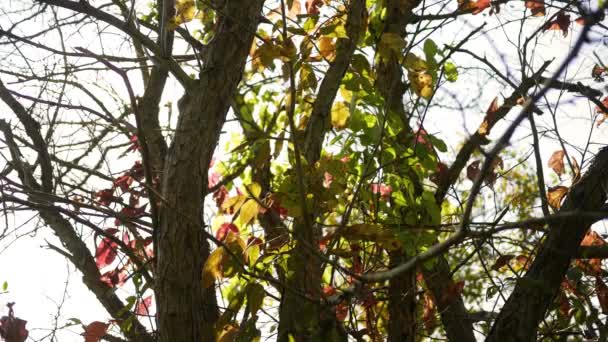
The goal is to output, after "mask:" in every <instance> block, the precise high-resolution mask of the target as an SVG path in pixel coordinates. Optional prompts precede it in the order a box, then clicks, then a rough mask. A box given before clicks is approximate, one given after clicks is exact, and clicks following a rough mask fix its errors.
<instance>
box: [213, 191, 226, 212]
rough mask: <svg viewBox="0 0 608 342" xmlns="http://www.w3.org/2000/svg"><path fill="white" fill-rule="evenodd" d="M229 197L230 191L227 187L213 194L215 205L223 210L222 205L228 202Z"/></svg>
mask: <svg viewBox="0 0 608 342" xmlns="http://www.w3.org/2000/svg"><path fill="white" fill-rule="evenodd" d="M227 196H228V189H227V188H226V187H225V186H221V187H220V188H219V189H217V190H216V191H215V192H214V193H213V199H214V200H215V205H217V207H218V208H221V207H222V204H223V203H224V201H225V200H226V197H227Z"/></svg>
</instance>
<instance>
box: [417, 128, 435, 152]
mask: <svg viewBox="0 0 608 342" xmlns="http://www.w3.org/2000/svg"><path fill="white" fill-rule="evenodd" d="M428 136H429V133H428V132H427V131H426V130H425V129H424V127H422V126H420V128H418V131H417V132H416V133H414V145H423V146H425V147H426V148H427V149H429V150H433V144H431V141H430V139H428Z"/></svg>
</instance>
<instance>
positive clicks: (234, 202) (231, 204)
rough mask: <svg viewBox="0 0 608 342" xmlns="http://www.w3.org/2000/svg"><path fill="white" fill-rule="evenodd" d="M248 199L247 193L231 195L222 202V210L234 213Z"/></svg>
mask: <svg viewBox="0 0 608 342" xmlns="http://www.w3.org/2000/svg"><path fill="white" fill-rule="evenodd" d="M246 199H247V196H245V195H236V196H234V197H230V198H229V199H227V200H225V201H224V203H222V210H223V211H225V212H227V213H229V214H234V213H235V212H237V211H238V210H239V209H240V208H241V206H242V205H243V203H244V202H245V200H246Z"/></svg>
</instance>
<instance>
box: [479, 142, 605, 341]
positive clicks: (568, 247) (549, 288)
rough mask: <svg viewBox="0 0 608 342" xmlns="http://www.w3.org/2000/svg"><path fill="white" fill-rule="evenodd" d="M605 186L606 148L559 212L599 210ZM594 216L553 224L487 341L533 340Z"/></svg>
mask: <svg viewBox="0 0 608 342" xmlns="http://www.w3.org/2000/svg"><path fill="white" fill-rule="evenodd" d="M606 189H608V148H606V147H604V148H603V149H601V150H600V152H599V153H598V154H597V155H596V157H595V160H594V162H593V163H592V164H591V166H590V167H589V170H588V171H587V173H586V174H585V176H583V178H582V179H581V180H580V181H579V182H578V183H577V184H576V185H574V186H573V187H572V188H571V189H570V192H569V193H568V195H567V197H566V200H565V202H564V204H563V205H562V207H561V208H560V212H570V211H576V210H579V211H593V210H599V209H600V208H601V207H602V206H603V205H604V203H605V202H606ZM594 221H595V220H594V219H589V218H583V217H578V218H577V217H571V218H564V219H563V220H560V221H558V222H556V223H554V224H550V229H549V233H548V236H547V238H546V240H545V241H544V243H543V245H542V246H541V248H540V250H539V252H538V254H537V256H536V258H535V259H534V261H533V262H532V265H531V267H530V269H529V270H528V272H527V273H526V275H525V276H524V277H523V278H521V279H520V280H519V281H518V282H517V285H516V286H515V289H514V290H513V293H511V295H510V296H509V299H508V300H507V303H506V304H505V305H504V306H503V308H502V310H501V311H500V314H499V315H498V318H497V319H496V321H495V323H494V326H493V327H492V330H491V331H490V335H489V336H488V338H487V340H486V341H489V342H494V341H496V342H498V341H500V342H509V341H519V342H527V341H530V342H531V341H536V334H537V329H538V325H539V323H540V321H541V320H542V319H543V317H544V316H545V314H546V312H547V310H548V309H549V308H550V306H551V304H552V303H553V300H554V298H555V296H556V294H557V291H558V289H559V287H560V285H561V282H562V280H563V279H564V276H565V274H566V271H567V270H568V267H569V265H570V262H571V260H572V258H573V257H575V256H576V255H577V254H578V251H579V246H580V243H581V241H582V239H583V237H584V236H585V233H586V232H587V230H588V229H589V227H590V225H591V224H592V223H593V222H594Z"/></svg>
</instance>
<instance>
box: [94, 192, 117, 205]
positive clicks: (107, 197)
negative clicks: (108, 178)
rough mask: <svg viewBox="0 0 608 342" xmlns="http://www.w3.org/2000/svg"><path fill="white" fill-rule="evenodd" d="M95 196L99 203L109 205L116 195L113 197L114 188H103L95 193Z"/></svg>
mask: <svg viewBox="0 0 608 342" xmlns="http://www.w3.org/2000/svg"><path fill="white" fill-rule="evenodd" d="M95 198H96V199H98V201H99V204H101V205H110V203H112V202H114V201H116V199H117V197H114V189H104V190H100V191H97V192H96V193H95Z"/></svg>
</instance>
